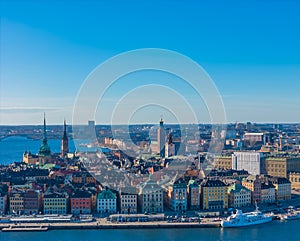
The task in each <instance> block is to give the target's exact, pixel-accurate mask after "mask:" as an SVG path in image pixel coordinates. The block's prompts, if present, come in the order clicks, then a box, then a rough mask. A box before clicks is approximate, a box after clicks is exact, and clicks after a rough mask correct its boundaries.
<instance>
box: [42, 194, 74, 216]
mask: <svg viewBox="0 0 300 241" xmlns="http://www.w3.org/2000/svg"><path fill="white" fill-rule="evenodd" d="M67 208H68V197H67V196H66V195H64V194H62V193H49V194H45V195H44V214H66V213H67Z"/></svg>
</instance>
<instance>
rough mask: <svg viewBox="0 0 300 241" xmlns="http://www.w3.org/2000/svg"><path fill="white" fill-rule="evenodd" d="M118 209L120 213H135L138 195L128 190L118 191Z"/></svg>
mask: <svg viewBox="0 0 300 241" xmlns="http://www.w3.org/2000/svg"><path fill="white" fill-rule="evenodd" d="M120 211H121V213H122V214H135V213H137V212H138V195H137V194H136V193H134V192H131V191H130V190H122V191H121V192H120Z"/></svg>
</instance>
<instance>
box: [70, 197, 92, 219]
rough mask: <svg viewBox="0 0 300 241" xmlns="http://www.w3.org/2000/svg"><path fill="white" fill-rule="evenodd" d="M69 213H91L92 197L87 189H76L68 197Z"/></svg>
mask: <svg viewBox="0 0 300 241" xmlns="http://www.w3.org/2000/svg"><path fill="white" fill-rule="evenodd" d="M70 206H71V213H72V214H74V215H78V214H90V213H92V197H91V194H90V193H89V192H87V191H77V192H75V193H74V194H73V195H71V197H70Z"/></svg>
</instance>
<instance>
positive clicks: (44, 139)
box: [43, 112, 47, 144]
mask: <svg viewBox="0 0 300 241" xmlns="http://www.w3.org/2000/svg"><path fill="white" fill-rule="evenodd" d="M43 143H46V144H47V134H46V114H45V112H44V131H43Z"/></svg>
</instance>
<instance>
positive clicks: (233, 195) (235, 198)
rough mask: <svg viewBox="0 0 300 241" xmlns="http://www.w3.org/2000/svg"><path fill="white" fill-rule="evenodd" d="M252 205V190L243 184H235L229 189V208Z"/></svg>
mask: <svg viewBox="0 0 300 241" xmlns="http://www.w3.org/2000/svg"><path fill="white" fill-rule="evenodd" d="M250 204H251V190H249V189H248V188H246V187H244V186H242V185H241V184H236V183H235V184H233V185H231V186H230V187H229V188H228V206H229V207H232V208H240V207H245V206H249V205H250Z"/></svg>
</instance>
